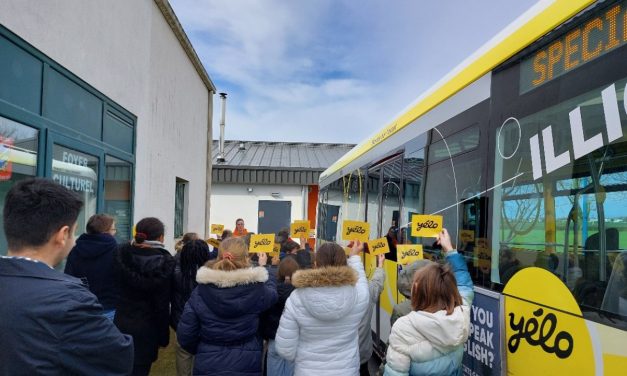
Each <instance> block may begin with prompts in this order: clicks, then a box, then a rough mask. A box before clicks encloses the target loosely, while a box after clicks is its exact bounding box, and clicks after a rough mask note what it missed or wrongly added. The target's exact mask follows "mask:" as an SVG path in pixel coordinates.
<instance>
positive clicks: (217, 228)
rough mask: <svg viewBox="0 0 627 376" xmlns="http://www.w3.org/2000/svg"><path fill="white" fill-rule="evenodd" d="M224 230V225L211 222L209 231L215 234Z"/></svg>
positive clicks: (220, 233) (219, 233)
mask: <svg viewBox="0 0 627 376" xmlns="http://www.w3.org/2000/svg"><path fill="white" fill-rule="evenodd" d="M223 231H224V225H220V224H217V223H215V224H212V225H211V233H212V234H215V235H222V232H223Z"/></svg>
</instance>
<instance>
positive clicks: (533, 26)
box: [320, 0, 595, 179]
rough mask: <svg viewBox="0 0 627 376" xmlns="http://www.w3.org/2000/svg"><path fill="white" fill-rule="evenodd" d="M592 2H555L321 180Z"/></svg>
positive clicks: (334, 166)
mask: <svg viewBox="0 0 627 376" xmlns="http://www.w3.org/2000/svg"><path fill="white" fill-rule="evenodd" d="M594 2H595V0H555V1H554V2H553V3H551V4H549V5H548V6H547V7H546V8H545V9H544V10H542V11H541V12H540V13H538V15H536V16H535V17H533V18H531V19H530V20H529V21H527V22H526V23H525V24H524V25H522V26H521V27H519V28H518V29H516V30H515V31H513V32H512V33H511V34H510V35H508V36H506V37H505V38H504V39H503V40H502V41H501V42H499V43H498V44H497V45H495V46H494V47H493V48H491V49H490V50H488V51H487V52H486V53H484V54H483V55H481V56H479V57H478V58H477V59H476V60H474V61H472V62H470V63H469V64H468V65H467V66H466V67H465V68H463V69H462V70H461V71H460V72H459V73H458V74H457V75H455V76H453V77H451V79H449V80H448V81H446V82H445V83H443V84H442V85H441V86H439V87H438V88H436V89H435V90H434V91H433V93H432V94H431V95H429V96H427V97H426V98H424V99H422V100H421V101H420V102H418V103H417V104H416V105H415V106H413V107H412V108H411V109H410V110H409V111H407V112H406V113H404V114H402V115H401V116H399V117H398V118H396V119H395V120H393V121H392V122H391V123H390V124H389V125H387V126H386V127H385V128H383V130H381V131H380V132H378V133H377V134H376V135H375V136H373V137H371V138H369V139H367V140H366V141H364V142H362V143H361V144H359V145H357V146H356V147H355V148H353V149H352V150H351V151H349V152H348V153H347V154H345V155H344V156H343V157H342V158H340V159H339V160H338V161H337V162H335V163H334V164H333V165H331V166H330V167H329V168H328V169H327V170H326V171H324V172H323V173H322V174H321V176H320V178H321V179H324V178H325V177H326V176H329V175H331V174H333V173H335V172H337V171H339V170H340V169H341V168H342V167H344V166H346V165H347V164H349V163H350V162H352V161H353V160H355V159H357V158H359V157H360V156H362V155H363V154H364V153H366V152H367V151H368V150H370V149H372V148H373V147H374V146H376V145H378V144H380V143H381V142H383V141H384V140H386V139H387V138H389V137H390V136H392V135H393V134H395V133H396V132H398V131H399V130H401V129H403V128H404V127H406V126H407V125H408V124H410V123H411V122H412V121H414V120H415V119H417V118H419V117H420V116H422V115H424V114H425V113H427V112H428V111H430V110H431V109H433V108H434V107H436V106H437V105H439V104H440V103H442V102H444V101H445V100H446V99H448V98H450V97H451V96H452V95H454V94H455V93H457V92H459V91H460V90H462V89H463V88H465V87H466V86H468V85H470V84H471V83H473V82H474V81H476V80H477V79H479V78H480V77H482V76H483V75H485V74H486V73H488V72H490V71H491V70H492V69H494V68H495V67H496V66H498V65H499V64H501V63H502V62H504V61H505V60H507V59H509V58H510V57H512V56H514V55H515V54H516V53H518V52H520V51H522V50H523V49H524V48H525V47H527V46H529V45H530V44H532V43H533V42H534V41H536V40H537V39H539V38H540V37H542V36H543V35H545V34H546V33H548V32H549V31H551V30H553V29H554V28H555V27H557V26H558V25H560V24H562V23H563V22H565V21H567V20H568V19H570V18H571V17H573V16H574V15H575V14H577V13H578V12H580V11H581V10H583V9H584V8H586V7H587V6H589V5H590V4H592V3H594Z"/></svg>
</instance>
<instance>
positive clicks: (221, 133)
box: [217, 93, 226, 162]
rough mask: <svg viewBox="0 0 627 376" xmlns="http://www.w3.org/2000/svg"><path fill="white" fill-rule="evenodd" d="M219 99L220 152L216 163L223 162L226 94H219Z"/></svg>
mask: <svg viewBox="0 0 627 376" xmlns="http://www.w3.org/2000/svg"><path fill="white" fill-rule="evenodd" d="M220 98H222V116H221V117H220V146H219V148H220V150H219V151H218V158H217V160H218V162H225V161H226V159H225V158H224V126H225V122H224V121H225V117H226V93H220Z"/></svg>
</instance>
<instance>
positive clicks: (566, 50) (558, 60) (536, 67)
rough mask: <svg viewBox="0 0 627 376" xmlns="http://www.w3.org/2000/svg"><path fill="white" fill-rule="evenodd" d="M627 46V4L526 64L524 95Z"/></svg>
mask: <svg viewBox="0 0 627 376" xmlns="http://www.w3.org/2000/svg"><path fill="white" fill-rule="evenodd" d="M625 43H627V1H621V2H620V3H619V4H617V5H615V6H612V7H610V8H606V9H603V10H602V11H600V12H598V13H597V14H595V15H594V16H593V17H592V18H591V19H589V20H588V21H586V22H583V23H582V24H580V25H578V26H577V27H576V28H574V29H573V30H571V31H569V32H568V33H567V34H566V35H564V36H562V37H561V38H559V39H557V40H555V41H553V42H551V43H550V44H549V45H548V46H546V47H544V48H542V49H541V50H539V51H537V52H536V53H535V54H533V55H531V56H530V57H528V58H526V59H525V60H523V61H522V63H521V67H520V93H521V94H523V93H526V92H528V91H530V90H532V89H535V88H536V87H538V86H541V85H543V84H545V83H547V82H549V81H551V80H553V79H554V78H557V77H559V76H561V75H563V74H565V73H568V72H569V71H571V70H573V69H575V68H578V67H580V66H582V65H584V64H585V63H588V62H590V61H592V60H594V59H596V58H598V57H600V56H603V55H605V54H606V53H608V52H610V51H612V50H614V49H615V48H617V47H620V46H622V45H624V44H625Z"/></svg>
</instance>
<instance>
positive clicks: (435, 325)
mask: <svg viewBox="0 0 627 376" xmlns="http://www.w3.org/2000/svg"><path fill="white" fill-rule="evenodd" d="M81 208H82V203H81V201H80V200H79V199H78V198H77V197H76V196H75V195H74V194H73V193H72V192H70V191H68V190H67V189H66V188H64V187H62V186H60V185H58V184H56V183H54V182H51V181H49V180H44V179H29V180H25V181H22V182H19V183H17V184H15V185H14V186H13V187H12V189H11V190H10V191H9V193H8V194H7V196H6V201H5V205H4V212H3V219H4V230H5V234H6V237H7V240H8V256H3V257H2V258H0V300H1V301H2V304H1V305H0V317H2V320H0V374H1V375H15V374H58V375H64V374H84V375H95V374H111V375H127V374H133V375H147V374H149V372H150V369H151V366H152V364H153V362H154V361H155V360H156V359H157V356H158V349H159V347H165V346H167V345H168V344H169V342H170V341H171V340H173V341H175V346H176V374H178V375H190V374H194V375H269V376H275V375H276V376H282V375H359V374H360V375H369V374H370V373H369V371H368V361H369V360H370V358H371V356H372V348H373V344H372V334H371V329H370V322H371V318H372V314H373V311H374V307H375V305H376V302H377V300H378V297H379V295H380V294H381V292H382V290H383V288H384V284H385V274H384V272H383V264H384V261H385V258H384V256H383V255H380V256H378V258H377V268H376V269H375V271H374V273H373V275H372V276H371V278H370V281H369V280H368V279H367V278H366V274H365V271H364V266H363V264H362V257H361V255H362V253H363V252H367V247H365V244H363V243H361V242H359V241H353V242H351V243H350V244H349V245H348V247H349V248H350V252H349V254H348V255H346V253H345V250H344V248H342V247H341V246H340V245H338V244H336V243H332V242H329V243H325V244H323V245H321V246H320V247H318V249H317V250H316V251H315V252H314V251H313V250H311V249H310V248H309V247H308V245H307V246H305V244H306V242H305V241H304V240H301V244H298V243H297V242H294V241H293V240H291V239H290V238H289V231H288V230H282V231H280V232H279V233H278V234H277V238H276V239H277V242H279V243H280V244H281V253H280V257H279V258H273V257H269V256H268V255H267V254H265V253H260V254H256V255H254V257H252V256H251V255H249V253H248V248H249V246H248V244H247V242H248V241H249V239H250V235H251V233H249V232H248V231H247V230H246V228H245V226H244V221H243V220H242V219H238V220H237V221H236V227H235V229H234V231H232V232H231V231H229V230H225V231H224V233H223V234H222V237H221V243H220V245H219V247H218V249H211V248H210V247H209V246H208V245H207V242H205V241H204V240H202V239H199V238H198V235H196V234H193V233H190V234H185V236H184V237H183V239H182V240H181V241H180V242H178V243H177V245H176V254H175V255H174V256H173V255H172V254H171V253H170V252H168V251H167V250H166V249H165V246H164V244H163V241H164V225H163V223H162V222H161V221H160V220H159V219H157V218H144V219H142V220H140V221H139V222H138V223H137V224H136V232H135V236H134V239H133V240H132V241H131V242H130V243H125V244H117V242H116V241H115V238H114V235H115V231H116V229H115V221H114V219H113V218H112V217H110V216H108V215H105V214H98V215H95V216H93V217H92V218H90V219H89V221H88V223H87V226H86V232H85V234H82V235H81V236H80V237H79V238H78V239H77V240H76V243H75V242H74V235H73V234H74V231H76V219H77V217H78V214H79V212H80V210H81ZM437 242H438V243H439V244H440V245H441V246H442V250H443V252H444V254H445V256H446V261H447V262H446V263H445V264H440V263H435V262H430V261H419V262H417V263H415V264H412V265H409V266H407V267H405V268H404V269H403V270H402V272H401V273H400V275H399V290H400V291H401V293H403V294H404V295H405V296H406V297H407V298H408V300H407V301H406V302H404V303H401V304H400V305H397V306H396V307H394V314H393V316H392V330H391V334H390V336H389V343H388V346H387V355H386V359H385V360H384V364H383V365H382V367H381V373H383V374H385V375H392V376H396V375H427V374H428V375H456V374H459V372H460V368H461V358H462V353H463V343H464V342H465V341H466V339H467V337H468V331H469V320H470V304H471V303H472V298H473V293H472V291H473V290H472V282H471V280H470V276H469V275H468V271H467V268H466V263H465V262H464V259H463V257H462V256H461V255H459V254H457V252H456V251H455V249H454V248H453V246H452V244H451V240H450V237H449V235H448V233H447V232H446V230H443V231H442V233H441V234H440V235H439V237H438V239H437ZM301 245H302V246H301ZM70 250H71V252H70ZM68 254H69V255H68ZM66 257H67V263H66V266H65V274H63V273H60V272H58V271H56V270H54V269H53V268H54V267H55V266H56V265H58V264H59V263H60V262H61V261H62V260H63V259H65V258H66ZM170 328H172V329H174V331H175V332H176V337H175V338H170ZM172 373H173V374H174V373H175V370H172Z"/></svg>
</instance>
